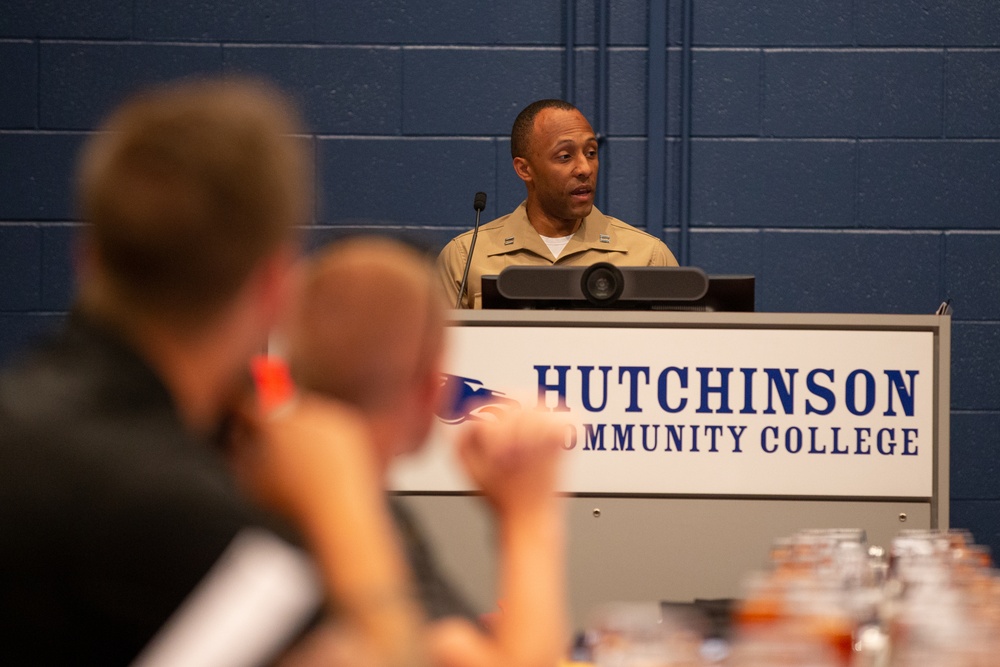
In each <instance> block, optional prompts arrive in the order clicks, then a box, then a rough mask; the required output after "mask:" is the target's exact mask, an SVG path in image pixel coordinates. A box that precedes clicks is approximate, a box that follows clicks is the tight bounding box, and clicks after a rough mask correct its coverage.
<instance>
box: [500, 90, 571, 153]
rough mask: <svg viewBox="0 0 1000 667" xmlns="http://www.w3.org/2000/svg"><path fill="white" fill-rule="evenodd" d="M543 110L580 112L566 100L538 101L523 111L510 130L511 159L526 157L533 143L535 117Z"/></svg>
mask: <svg viewBox="0 0 1000 667" xmlns="http://www.w3.org/2000/svg"><path fill="white" fill-rule="evenodd" d="M543 109H562V110H563V111H579V109H577V108H576V107H575V106H573V105H572V104H570V103H569V102H567V101H566V100H556V99H549V100H536V101H535V102H532V103H531V104H529V105H528V106H526V107H524V109H522V110H521V113H519V114H517V118H515V119H514V127H512V128H511V130H510V156H511V158H516V157H526V154H527V152H528V145H529V144H530V143H531V131H532V130H533V129H534V126H535V117H536V116H537V115H538V114H539V113H540V112H541V111H542V110H543Z"/></svg>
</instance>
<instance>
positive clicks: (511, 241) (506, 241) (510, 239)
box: [503, 236, 514, 245]
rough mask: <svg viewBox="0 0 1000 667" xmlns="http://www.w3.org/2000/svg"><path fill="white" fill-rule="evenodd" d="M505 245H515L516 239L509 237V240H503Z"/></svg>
mask: <svg viewBox="0 0 1000 667" xmlns="http://www.w3.org/2000/svg"><path fill="white" fill-rule="evenodd" d="M503 244H504V245H514V237H513V236H508V237H507V238H505V239H504V240H503Z"/></svg>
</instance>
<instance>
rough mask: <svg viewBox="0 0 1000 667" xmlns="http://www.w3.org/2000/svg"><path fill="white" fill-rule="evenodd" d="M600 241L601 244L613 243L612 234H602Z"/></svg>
mask: <svg viewBox="0 0 1000 667" xmlns="http://www.w3.org/2000/svg"><path fill="white" fill-rule="evenodd" d="M600 241H601V243H611V235H610V234H601V237H600Z"/></svg>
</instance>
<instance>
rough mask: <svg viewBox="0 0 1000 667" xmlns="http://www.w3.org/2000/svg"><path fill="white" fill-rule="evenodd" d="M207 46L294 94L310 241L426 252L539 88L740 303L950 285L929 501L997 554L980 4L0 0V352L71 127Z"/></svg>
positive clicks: (803, 304) (645, 208)
mask: <svg viewBox="0 0 1000 667" xmlns="http://www.w3.org/2000/svg"><path fill="white" fill-rule="evenodd" d="M651 45H652V46H651ZM230 72H245V73H257V74H263V75H266V76H268V77H271V78H273V79H274V80H275V81H277V82H278V83H279V84H280V85H281V86H283V87H284V88H285V89H286V90H287V91H289V92H290V93H292V94H293V95H294V96H296V98H297V99H298V101H299V102H300V104H301V105H302V107H303V109H304V111H305V114H306V117H307V120H308V122H309V125H310V129H311V137H310V140H311V142H312V145H313V147H314V150H315V156H316V162H317V165H318V167H319V171H318V177H317V178H318V183H317V187H318V192H319V194H320V201H319V203H318V205H317V209H316V212H315V218H314V220H313V222H312V224H311V226H310V235H311V238H312V240H313V242H320V241H322V240H326V239H330V238H335V237H337V236H340V235H343V234H345V233H351V232H356V231H359V230H362V231H363V230H375V231H380V232H385V233H390V234H398V235H401V236H407V237H409V238H411V239H415V240H417V241H418V242H421V243H423V244H424V245H425V246H426V247H428V249H430V250H432V251H433V250H436V249H438V248H440V247H441V245H443V243H444V242H445V241H446V240H447V239H448V238H450V237H451V236H452V235H454V234H455V233H456V232H458V231H459V230H460V229H463V228H466V227H468V226H469V225H470V224H471V221H472V215H471V214H472V206H471V203H472V198H473V193H475V192H476V191H477V190H484V191H486V192H487V193H488V194H489V202H488V206H487V210H486V212H485V214H486V215H487V216H493V215H497V214H501V213H503V212H506V211H507V210H509V209H511V208H512V207H513V206H514V205H516V204H517V203H518V201H520V199H521V197H522V193H523V190H522V188H521V185H520V182H519V181H518V180H517V179H516V177H515V176H514V174H513V171H512V169H511V167H510V160H509V156H508V142H507V139H506V135H507V133H508V132H509V128H510V124H511V121H512V119H513V117H514V115H515V114H516V112H517V111H518V110H519V109H520V108H521V107H523V106H524V105H525V104H526V103H527V102H529V101H531V100H533V99H536V98H539V97H549V96H557V97H568V98H571V99H573V100H574V101H575V102H576V103H577V104H578V105H579V106H580V107H581V108H582V109H583V110H584V111H585V113H587V115H588V116H589V117H590V118H591V120H592V121H593V122H594V124H595V127H597V128H598V130H599V131H600V132H601V134H602V137H603V139H604V142H603V147H602V156H601V165H602V190H601V192H600V195H599V196H600V199H599V205H600V206H601V207H602V208H603V209H604V210H606V211H608V212H610V213H612V214H614V215H616V216H618V217H621V218H623V219H625V220H628V221H630V222H632V223H634V224H637V225H639V226H644V227H647V228H648V229H650V230H651V231H653V232H654V233H657V234H660V235H662V236H663V237H664V238H665V239H666V240H667V242H668V243H669V244H670V245H671V246H672V247H673V248H674V249H675V250H676V251H677V252H678V255H679V256H680V257H681V258H682V261H683V262H684V263H688V264H695V265H699V266H702V267H704V268H705V269H706V270H708V271H710V272H715V273H743V272H747V273H753V274H755V275H756V276H757V277H758V309H760V310H773V311H806V312H823V311H827V312H886V313H930V312H932V311H933V310H934V309H935V307H936V306H937V305H938V304H939V303H940V302H941V301H942V300H943V299H945V298H948V297H950V298H952V299H953V300H954V306H955V321H954V328H953V336H954V339H953V348H952V362H953V371H952V439H951V445H952V479H951V482H952V483H951V490H952V498H951V521H952V524H953V525H954V526H960V527H966V528H969V529H971V530H972V531H973V532H974V533H975V536H976V538H977V540H978V541H980V542H982V543H985V544H989V545H991V546H992V547H993V550H994V554H1000V463H998V455H997V451H998V448H1000V3H997V2H996V1H995V0H962V1H961V2H957V1H954V0H766V1H764V0H669V3H668V6H667V7H663V5H662V4H658V3H657V2H655V1H654V0H576V1H573V0H562V1H560V2H556V1H554V0H552V1H550V2H539V1H538V0H436V1H435V2H426V1H425V0H358V1H357V2H337V1H335V0H281V1H280V2H279V1H277V0H238V1H237V0H214V1H213V0H77V1H75V2H57V1H56V0H5V2H4V3H3V8H2V9H0V356H4V357H6V356H9V355H10V354H11V353H12V351H13V350H15V349H16V348H17V347H18V346H19V345H21V344H22V343H23V341H25V340H26V339H28V338H30V337H32V336H33V335H35V334H37V333H38V332H40V331H44V330H46V329H47V328H50V327H52V326H53V325H54V324H56V323H58V322H59V321H60V320H61V318H62V317H63V316H64V313H65V311H66V309H67V307H68V304H69V302H70V299H71V294H72V289H73V286H72V271H71V256H72V250H71V249H72V237H73V232H74V228H75V226H76V224H77V223H76V219H75V217H74V213H73V209H72V202H71V195H70V187H69V184H70V178H71V174H72V165H73V161H74V156H75V153H76V151H77V149H78V148H79V146H80V144H81V142H82V141H83V139H84V138H85V137H86V135H87V133H88V132H91V131H92V130H93V129H94V127H95V125H96V123H97V122H98V120H99V119H100V117H101V116H102V115H103V114H104V113H105V112H106V111H108V109H109V108H110V107H112V106H113V105H114V104H115V103H116V102H118V101H119V100H121V99H122V97H123V96H124V95H126V94H127V93H128V92H130V91H132V90H134V89H136V88H138V87H140V86H142V85H144V84H148V83H151V82H155V81H161V80H164V79H169V78H174V77H179V76H187V75H194V74H201V73H210V74H218V73H230ZM650 142H652V143H650Z"/></svg>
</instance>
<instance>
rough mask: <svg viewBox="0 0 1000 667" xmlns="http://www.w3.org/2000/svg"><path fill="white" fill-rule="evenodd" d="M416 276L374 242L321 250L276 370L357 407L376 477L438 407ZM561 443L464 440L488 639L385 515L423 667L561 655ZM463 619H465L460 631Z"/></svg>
mask: <svg viewBox="0 0 1000 667" xmlns="http://www.w3.org/2000/svg"><path fill="white" fill-rule="evenodd" d="M438 292H439V290H438V288H437V283H436V278H435V276H434V273H433V270H432V268H431V266H430V264H429V263H427V262H425V261H424V260H423V258H422V257H421V256H420V255H419V254H417V253H416V252H414V251H412V250H410V249H408V248H406V247H405V246H403V245H401V244H398V243H395V242H392V241H390V240H386V239H381V240H377V239H356V240H352V241H347V242H344V243H340V244H336V245H333V246H330V247H329V248H328V249H326V250H325V251H324V252H321V253H320V254H319V255H318V256H317V257H316V258H315V259H314V260H313V261H312V263H311V264H310V266H309V268H308V270H307V275H306V278H305V284H304V287H303V291H302V293H301V295H300V302H299V304H298V307H297V308H296V310H295V315H294V317H293V318H292V322H291V325H292V327H291V333H290V338H289V341H288V342H289V350H288V354H289V360H290V363H291V367H292V371H293V375H294V376H295V378H296V381H297V382H299V383H300V384H301V386H303V387H304V388H307V389H309V390H313V391H315V392H318V393H322V394H325V395H327V396H331V397H335V398H338V399H340V400H343V401H345V402H347V403H349V404H351V405H353V406H355V407H357V408H358V409H359V410H360V412H361V413H362V414H363V416H364V418H365V421H366V423H367V424H368V427H369V430H370V432H371V434H372V444H373V446H374V452H375V455H376V458H377V460H378V465H379V468H380V470H379V472H380V473H381V474H382V475H383V476H384V475H385V474H386V473H387V470H388V468H389V466H390V465H391V463H392V460H393V458H394V457H395V456H397V455H401V454H407V453H410V452H413V451H415V450H417V449H418V448H420V447H421V446H422V445H423V443H424V441H425V439H426V437H427V435H428V432H429V431H430V428H431V426H432V424H433V420H434V419H435V417H434V413H435V409H436V408H437V407H438V405H439V403H440V401H441V400H442V399H444V398H445V397H443V396H442V393H443V384H442V381H441V371H442V368H441V364H442V353H443V352H444V346H445V341H444V335H445V329H444V310H445V306H444V305H443V303H441V302H440V301H439V293H438ZM563 433H564V431H563V430H562V429H561V428H559V427H558V426H557V425H555V424H553V423H551V422H549V421H545V420H543V419H542V418H541V417H540V416H539V415H528V414H520V415H516V414H515V415H511V416H510V417H509V418H508V419H505V420H503V421H500V422H497V423H491V424H487V423H480V424H477V425H475V428H470V429H469V430H468V431H466V432H465V433H464V438H463V439H462V440H461V441H460V442H459V448H458V455H459V457H460V460H461V463H462V464H463V466H464V468H465V470H466V472H467V473H468V474H469V476H470V477H471V479H472V480H473V481H474V482H475V483H476V484H477V485H478V487H479V488H480V489H481V491H482V493H483V495H484V497H485V499H486V501H487V502H488V503H489V504H490V506H491V508H492V510H493V511H494V513H495V515H496V521H497V527H498V531H499V545H500V568H501V572H500V576H501V581H500V587H499V594H500V597H501V599H502V600H503V601H504V602H503V610H502V613H501V614H498V615H497V617H496V620H495V621H494V622H493V623H491V624H490V625H491V627H490V629H489V631H484V630H482V629H480V627H479V626H478V625H476V624H475V623H474V622H470V620H468V616H470V614H469V612H468V610H467V608H466V607H465V606H464V605H463V604H462V602H461V601H460V600H459V599H458V598H457V597H456V596H455V594H454V593H453V592H452V590H451V588H450V587H449V585H448V584H447V582H445V581H444V580H443V579H442V578H441V576H440V574H439V573H438V572H437V571H436V569H435V568H434V566H433V563H432V562H431V560H430V558H429V556H428V555H427V551H426V548H425V547H424V545H423V544H422V542H421V540H420V538H419V536H418V535H417V534H416V528H415V526H413V525H412V524H411V523H410V521H409V519H408V518H407V517H406V516H405V514H404V513H403V510H402V507H401V506H398V505H397V506H395V507H394V509H395V511H396V513H397V521H398V522H399V524H400V526H401V528H402V533H403V536H404V537H405V538H406V541H407V543H408V544H407V551H408V552H409V556H410V562H411V565H412V567H413V568H414V571H415V574H416V578H417V585H418V589H419V591H420V593H421V599H422V602H423V603H424V605H425V607H426V608H427V611H428V614H429V615H430V616H431V617H432V618H433V619H435V622H434V623H433V624H432V625H431V626H430V629H429V633H428V636H429V641H430V644H429V649H430V655H431V659H432V662H433V663H435V664H437V665H446V666H448V667H452V666H467V665H468V666H473V665H497V666H503V667H522V666H523V667H529V666H530V667H534V666H538V667H543V666H545V667H552V666H553V665H555V664H556V663H557V662H558V660H559V658H560V656H561V655H562V653H563V651H564V649H565V647H566V646H567V643H566V642H567V638H566V636H565V634H564V633H565V624H564V616H565V608H564V604H565V603H564V596H565V593H564V590H563V586H564V584H563V577H564V573H563V567H564V526H563V517H562V514H561V502H560V500H559V499H558V497H557V496H556V493H555V485H556V476H557V475H556V474H557V463H558V455H559V453H560V451H561V445H562V442H563ZM462 616H465V617H466V618H462Z"/></svg>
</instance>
